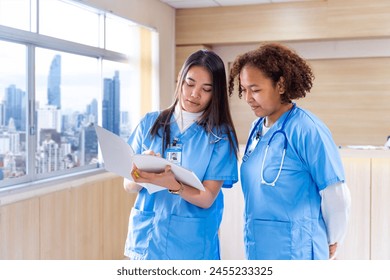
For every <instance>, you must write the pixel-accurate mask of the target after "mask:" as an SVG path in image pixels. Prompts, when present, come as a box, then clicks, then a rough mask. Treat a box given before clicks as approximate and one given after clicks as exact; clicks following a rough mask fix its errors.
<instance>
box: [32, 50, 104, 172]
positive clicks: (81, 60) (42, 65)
mask: <svg viewBox="0 0 390 280" xmlns="http://www.w3.org/2000/svg"><path fill="white" fill-rule="evenodd" d="M99 65H100V63H99V60H98V59H96V58H89V57H83V56H79V55H74V54H69V53H64V52H55V51H51V50H46V49H37V51H36V116H37V124H36V126H37V152H36V162H35V164H36V173H37V174H41V173H46V172H54V171H59V170H66V169H69V168H74V167H81V166H86V165H90V164H96V163H97V153H98V143H97V138H96V134H95V130H94V127H93V124H94V123H97V122H98V121H99V119H98V106H99V100H100V99H101V82H100V81H101V79H100V66H99Z"/></svg>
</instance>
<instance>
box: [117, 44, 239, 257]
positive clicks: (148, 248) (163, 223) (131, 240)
mask: <svg viewBox="0 0 390 280" xmlns="http://www.w3.org/2000/svg"><path fill="white" fill-rule="evenodd" d="M128 143H129V145H131V147H132V148H133V149H134V151H135V153H146V154H151V155H155V156H162V157H164V158H166V159H168V160H170V161H171V162H172V164H178V165H181V166H182V167H184V168H187V169H189V170H191V171H193V172H194V173H195V174H196V175H197V177H198V178H199V179H200V181H201V182H202V184H203V186H204V191H203V190H199V189H197V188H194V187H193V186H190V185H187V184H185V183H183V182H180V181H178V180H177V179H176V178H175V174H173V172H172V171H171V166H170V165H168V166H166V168H165V170H163V171H162V172H160V173H152V172H146V171H145V170H140V169H138V168H137V166H135V165H134V166H133V169H132V170H131V175H132V178H133V181H130V180H127V179H125V181H124V188H125V190H126V191H128V192H134V191H137V192H138V196H137V199H136V202H135V204H134V207H133V208H132V210H131V213H130V220H129V231H128V237H127V241H126V245H125V255H126V256H128V257H129V258H130V259H220V250H219V239H218V229H219V226H220V223H221V219H222V212H223V194H222V191H221V188H222V187H226V188H230V187H232V185H233V184H234V183H235V182H237V180H238V175H237V173H238V172H237V152H238V146H237V136H236V132H235V129H234V126H233V122H232V118H231V114H230V109H229V103H228V94H227V82H226V72H225V67H224V64H223V61H222V60H221V58H220V57H219V56H218V55H217V54H215V53H214V52H212V51H209V50H199V51H197V52H195V53H193V54H191V55H190V56H189V57H188V58H187V60H186V61H185V63H184V65H183V67H182V69H181V71H180V74H179V77H178V82H177V87H176V94H175V99H174V102H173V104H172V105H171V106H169V107H168V108H167V109H165V110H163V111H161V112H151V113H148V114H146V115H145V117H144V118H143V119H142V120H141V122H140V123H139V125H138V126H137V127H136V129H135V130H134V131H133V133H132V134H131V136H130V138H129V140H128ZM145 183H146V184H153V185H158V186H162V187H163V190H160V191H157V192H152V193H149V192H148V190H147V189H146V188H145V187H143V186H145Z"/></svg>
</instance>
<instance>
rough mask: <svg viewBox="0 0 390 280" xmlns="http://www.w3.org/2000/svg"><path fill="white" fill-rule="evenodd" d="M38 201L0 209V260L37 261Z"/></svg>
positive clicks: (34, 200)
mask: <svg viewBox="0 0 390 280" xmlns="http://www.w3.org/2000/svg"><path fill="white" fill-rule="evenodd" d="M39 238H40V236H39V199H38V198H33V199H28V200H24V201H21V202H18V203H14V204H10V205H6V206H3V207H0V259H1V260H17V259H25V260H28V259H29V260H38V259H39V258H40V253H39V249H40V248H39Z"/></svg>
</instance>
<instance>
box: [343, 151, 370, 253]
mask: <svg viewBox="0 0 390 280" xmlns="http://www.w3.org/2000/svg"><path fill="white" fill-rule="evenodd" d="M343 164H344V168H345V174H346V182H347V185H348V188H349V190H350V192H351V201H352V204H351V213H350V221H349V225H348V232H347V236H346V238H345V241H344V243H343V244H341V245H340V251H339V253H338V255H337V259H341V260H368V259H370V207H371V200H370V195H371V194H370V191H371V190H370V186H371V159H370V158H344V157H343Z"/></svg>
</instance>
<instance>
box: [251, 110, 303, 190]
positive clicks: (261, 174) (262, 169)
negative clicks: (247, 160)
mask: <svg viewBox="0 0 390 280" xmlns="http://www.w3.org/2000/svg"><path fill="white" fill-rule="evenodd" d="M295 108H296V104H295V103H293V106H292V108H291V109H290V111H289V112H288V114H287V116H286V118H285V119H284V121H283V123H282V127H281V128H280V129H278V130H276V131H275V132H274V133H273V134H272V135H271V137H270V138H269V140H268V143H267V147H266V148H265V152H264V157H263V161H262V163H261V170H260V176H261V183H262V184H265V185H268V186H272V187H275V184H276V182H277V181H278V179H279V176H280V174H281V172H282V169H283V163H284V159H285V156H286V151H287V146H288V140H287V135H286V132H285V131H284V127H285V125H286V123H287V121H288V119H289V118H290V115H291V113H292V112H293V110H294V109H295ZM263 119H264V118H260V119H259V120H258V121H257V122H256V124H255V126H254V128H253V129H252V131H251V133H250V135H249V138H248V139H251V141H252V137H253V133H254V132H255V131H258V126H259V125H260V123H261V122H262V121H263ZM278 133H280V134H282V135H283V137H284V145H283V154H282V160H281V162H280V166H279V171H278V174H277V175H276V177H275V179H274V180H273V181H272V182H268V181H266V180H265V179H264V164H265V161H266V158H267V154H268V149H269V146H270V145H271V142H272V139H273V138H274V136H275V135H276V134H278ZM247 150H248V145H247V147H246V148H245V156H246V157H247Z"/></svg>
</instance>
